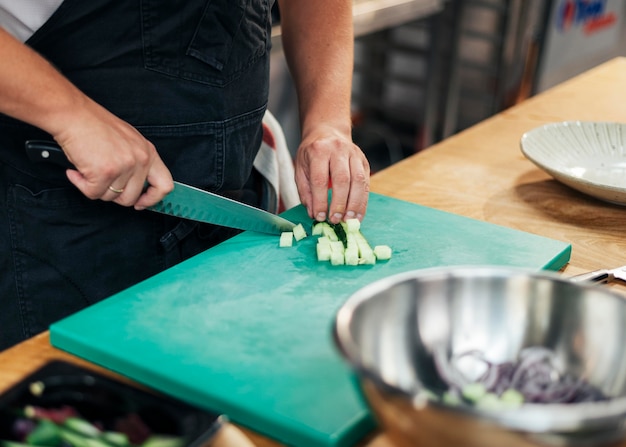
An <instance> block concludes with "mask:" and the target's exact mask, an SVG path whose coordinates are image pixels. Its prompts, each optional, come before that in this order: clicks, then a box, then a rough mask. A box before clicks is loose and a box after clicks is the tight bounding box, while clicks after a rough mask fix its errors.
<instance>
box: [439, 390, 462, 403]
mask: <svg viewBox="0 0 626 447" xmlns="http://www.w3.org/2000/svg"><path fill="white" fill-rule="evenodd" d="M441 400H442V401H443V403H444V404H446V405H461V403H462V402H463V401H462V400H461V397H460V396H459V395H458V393H453V392H451V391H446V392H445V393H443V396H442V398H441Z"/></svg>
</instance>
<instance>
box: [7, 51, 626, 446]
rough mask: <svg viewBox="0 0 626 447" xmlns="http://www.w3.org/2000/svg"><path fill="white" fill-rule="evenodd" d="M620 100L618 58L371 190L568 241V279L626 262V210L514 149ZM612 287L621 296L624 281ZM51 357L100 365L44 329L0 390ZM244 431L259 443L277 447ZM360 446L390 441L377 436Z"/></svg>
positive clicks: (16, 358) (625, 80)
mask: <svg viewBox="0 0 626 447" xmlns="http://www.w3.org/2000/svg"><path fill="white" fill-rule="evenodd" d="M625 103H626V58H616V59H613V60H611V61H608V62H606V63H604V64H602V65H600V66H598V67H596V68H594V69H592V70H590V71H588V72H586V73H583V74H582V75H580V76H577V77H575V78H573V79H571V80H569V81H567V82H564V83H562V84H560V85H558V86H556V87H554V88H552V89H550V90H548V91H546V92H544V93H542V94H539V95H537V96H534V97H532V98H530V99H528V100H526V101H524V102H523V103H520V104H518V105H516V106H514V107H512V108H510V109H508V110H506V111H504V112H502V113H500V114H498V115H496V116H494V117H492V118H490V119H487V120H485V121H483V122H482V123H479V124H477V125H476V126H474V127H472V128H469V129H467V130H465V131H463V132H461V133H459V134H457V135H454V136H452V137H450V138H448V139H446V140H445V141H443V142H441V143H439V144H437V145H435V146H432V147H431V148H428V149H426V150H424V151H422V152H420V153H419V154H416V155H414V156H412V157H410V158H407V159H405V160H403V161H401V162H399V163H397V164H395V165H393V166H391V167H389V168H387V169H385V170H383V171H381V172H379V173H377V174H376V175H374V176H373V177H372V184H371V189H372V191H374V192H377V193H381V194H385V195H388V196H391V197H396V198H399V199H404V200H408V201H411V202H415V203H419V204H421V205H425V206H429V207H432V208H437V209H441V210H444V211H449V212H452V213H456V214H460V215H464V216H468V217H472V218H475V219H480V220H484V221H487V222H492V223H495V224H499V225H503V226H506V227H510V228H515V229H519V230H522V231H527V232H530V233H535V234H538V235H542V236H546V237H550V238H553V239H558V240H561V241H565V242H569V243H571V244H572V257H571V261H570V263H569V264H568V265H567V266H566V267H565V268H564V269H563V274H565V275H567V276H569V275H575V274H578V273H582V272H585V271H590V270H596V269H600V268H612V267H618V266H622V265H626V236H625V234H624V232H625V230H624V221H625V218H626V208H624V207H620V206H617V205H611V204H608V203H604V202H600V201H598V200H595V199H593V198H590V197H587V196H584V195H583V194H581V193H578V192H576V191H574V190H572V189H570V188H568V187H566V186H563V185H562V184H560V183H558V182H556V181H555V180H553V179H552V178H551V177H550V176H549V175H547V174H545V173H544V172H543V171H541V170H539V169H538V168H537V167H535V165H534V164H532V163H531V162H530V161H528V160H527V159H526V158H525V157H524V156H523V155H522V153H521V151H520V146H519V141H520V137H521V136H522V134H523V133H524V132H526V131H528V130H530V129H533V128H535V127H537V126H540V125H543V124H545V123H549V122H556V121H565V120H587V121H620V122H626V107H625V106H624V104H625ZM609 287H611V288H613V289H614V290H615V291H618V292H620V293H624V294H625V295H626V286H625V285H624V284H613V285H610V286H609ZM51 359H64V360H69V361H72V362H77V363H79V364H82V365H83V366H88V367H91V368H94V369H96V370H99V371H102V369H101V368H99V367H96V366H94V365H91V364H88V363H87V362H85V361H83V360H80V359H78V358H76V357H74V356H71V355H69V354H66V353H64V352H62V351H59V350H57V349H54V348H52V347H51V346H50V343H49V340H48V334H47V333H44V334H41V335H39V336H36V337H33V338H32V339H30V340H27V341H25V342H23V343H21V344H19V345H17V346H15V347H13V348H11V349H8V350H6V351H4V352H2V353H0V392H2V391H3V390H5V389H7V388H8V387H10V386H11V385H13V384H14V383H16V382H18V381H19V380H20V379H21V378H22V377H24V376H25V375H26V374H28V373H30V372H32V371H34V370H35V369H37V368H38V367H40V366H42V365H43V364H44V363H46V362H48V361H49V360H51ZM246 433H247V434H248V435H249V436H250V437H251V438H252V440H253V441H254V442H255V443H256V445H257V446H259V447H278V444H277V443H275V442H273V441H271V440H268V439H266V438H264V437H261V436H259V435H256V434H254V433H251V432H246ZM360 446H361V447H393V446H392V444H391V443H390V442H389V441H388V440H386V439H385V436H384V435H383V434H378V433H373V434H372V436H371V438H370V439H366V440H364V441H363V442H362V443H361V444H360ZM422 447H431V446H422ZM622 447H626V443H624V444H622Z"/></svg>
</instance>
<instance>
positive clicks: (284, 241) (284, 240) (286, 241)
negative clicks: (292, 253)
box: [278, 231, 293, 247]
mask: <svg viewBox="0 0 626 447" xmlns="http://www.w3.org/2000/svg"><path fill="white" fill-rule="evenodd" d="M292 245H293V232H292V231H283V232H282V233H281V234H280V240H279V241H278V246H279V247H291V246H292Z"/></svg>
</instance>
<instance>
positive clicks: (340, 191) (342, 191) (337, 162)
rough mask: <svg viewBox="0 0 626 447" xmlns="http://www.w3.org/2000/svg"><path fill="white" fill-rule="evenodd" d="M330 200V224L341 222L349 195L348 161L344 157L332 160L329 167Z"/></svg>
mask: <svg viewBox="0 0 626 447" xmlns="http://www.w3.org/2000/svg"><path fill="white" fill-rule="evenodd" d="M331 179H332V191H333V193H332V199H331V202H330V209H329V217H328V220H330V221H331V222H332V223H338V222H341V221H342V220H343V218H344V216H345V213H346V204H347V202H348V194H349V193H350V160H349V159H348V158H346V157H339V158H336V159H334V161H333V162H332V165H331Z"/></svg>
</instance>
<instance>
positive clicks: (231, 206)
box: [25, 140, 295, 234]
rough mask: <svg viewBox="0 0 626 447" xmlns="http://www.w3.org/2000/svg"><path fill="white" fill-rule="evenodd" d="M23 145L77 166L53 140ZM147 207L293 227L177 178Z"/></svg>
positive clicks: (38, 156)
mask: <svg viewBox="0 0 626 447" xmlns="http://www.w3.org/2000/svg"><path fill="white" fill-rule="evenodd" d="M25 147H26V154H27V155H28V158H30V160H31V161H33V162H47V163H54V164H56V165H59V166H62V167H65V168H70V169H76V168H75V167H74V165H72V163H71V162H70V161H69V160H68V158H67V157H66V155H65V152H63V150H62V149H61V147H60V146H59V145H58V144H56V143H55V142H52V141H44V140H28V141H26V143H25ZM147 209H149V210H150V211H155V212H157V213H163V214H169V215H171V216H176V217H181V218H183V219H190V220H195V221H199V222H205V223H210V224H214V225H221V226H224V227H230V228H238V229H240V230H251V231H258V232H261V233H270V234H280V233H282V232H283V231H291V230H292V229H293V227H295V224H294V223H293V222H290V221H288V220H287V219H284V218H282V217H280V216H277V215H275V214H272V213H269V212H267V211H264V210H261V209H259V208H255V207H253V206H250V205H246V204H245V203H241V202H237V201H236V200H232V199H229V198H227V197H223V196H220V195H218V194H214V193H211V192H208V191H204V190H202V189H199V188H195V187H193V186H189V185H185V184H184V183H180V182H176V181H175V182H174V189H173V190H172V191H171V192H170V193H169V194H167V195H166V196H165V197H164V198H163V200H161V201H160V202H159V203H157V204H155V205H153V206H150V207H148V208H147Z"/></svg>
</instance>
